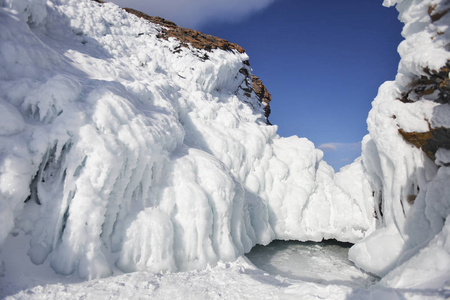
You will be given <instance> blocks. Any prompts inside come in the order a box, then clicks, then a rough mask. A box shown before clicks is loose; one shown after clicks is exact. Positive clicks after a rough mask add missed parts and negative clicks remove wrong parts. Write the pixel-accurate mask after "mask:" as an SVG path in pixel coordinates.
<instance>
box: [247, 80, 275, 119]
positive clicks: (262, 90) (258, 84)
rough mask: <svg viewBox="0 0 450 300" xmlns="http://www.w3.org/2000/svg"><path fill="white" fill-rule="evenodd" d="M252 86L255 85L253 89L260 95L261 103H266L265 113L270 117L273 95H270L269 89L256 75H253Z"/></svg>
mask: <svg viewBox="0 0 450 300" xmlns="http://www.w3.org/2000/svg"><path fill="white" fill-rule="evenodd" d="M252 87H253V91H255V94H256V96H258V98H259V101H261V103H264V104H265V105H266V106H265V108H264V113H265V116H266V118H269V115H270V105H269V103H270V101H271V100H272V96H271V95H270V93H269V91H268V90H267V89H266V87H265V86H264V84H263V83H262V81H261V79H259V78H258V77H256V76H255V75H252ZM267 122H269V121H267ZM269 124H270V123H269Z"/></svg>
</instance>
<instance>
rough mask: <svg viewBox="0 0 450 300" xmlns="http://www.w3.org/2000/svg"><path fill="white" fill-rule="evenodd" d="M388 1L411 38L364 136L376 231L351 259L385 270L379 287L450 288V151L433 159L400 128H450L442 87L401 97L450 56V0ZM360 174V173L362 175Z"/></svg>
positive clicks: (376, 103)
mask: <svg viewBox="0 0 450 300" xmlns="http://www.w3.org/2000/svg"><path fill="white" fill-rule="evenodd" d="M384 4H385V5H387V6H389V5H394V4H397V6H396V8H397V10H398V11H399V19H400V20H401V21H402V22H403V23H405V26H404V28H403V31H402V35H403V37H404V38H405V40H404V41H403V42H402V43H401V44H400V45H399V47H398V50H399V53H400V56H401V61H400V64H399V68H398V74H397V76H396V78H395V81H391V82H386V83H384V84H383V85H382V86H381V87H380V89H379V92H378V96H377V97H376V98H375V100H374V102H373V103H372V110H371V111H370V113H369V117H368V120H367V123H368V129H369V135H367V136H366V137H365V138H364V140H363V144H362V159H361V161H358V162H355V164H358V165H360V166H361V167H362V169H363V173H364V174H365V177H364V181H365V180H368V181H369V182H370V185H371V186H372V190H373V191H374V196H375V198H374V201H375V203H376V205H375V207H376V208H377V209H376V211H377V217H378V224H377V230H376V231H375V232H373V233H372V234H371V235H369V236H368V237H366V238H365V239H364V240H363V241H362V242H359V243H357V244H356V245H355V246H354V247H353V248H351V249H350V252H349V257H350V259H351V260H353V261H354V262H355V263H356V265H357V266H359V267H361V268H363V269H365V270H367V271H369V272H372V273H374V274H377V275H379V276H385V275H386V276H385V277H384V278H383V279H382V280H381V282H380V284H379V285H380V286H387V287H394V288H402V289H407V288H409V289H436V288H443V289H447V290H448V289H449V288H450V242H449V241H450V223H449V218H448V216H449V214H450V197H449V196H450V187H449V182H450V169H449V164H448V162H450V152H449V150H448V149H444V148H441V149H439V150H438V151H437V153H436V160H435V162H433V161H432V160H431V159H430V158H428V157H427V156H426V155H425V153H424V152H423V151H422V150H421V149H419V148H417V147H415V146H413V145H412V144H410V143H408V142H407V141H405V140H404V139H403V138H402V136H401V135H400V133H399V131H398V130H399V129H402V130H404V131H406V132H413V131H415V132H427V131H429V130H430V129H433V128H438V127H447V128H448V127H450V126H448V125H449V122H448V120H450V111H449V109H448V104H440V103H438V102H434V101H433V100H435V99H436V97H437V94H436V92H435V93H432V94H431V95H423V96H421V97H419V96H418V95H417V97H416V98H417V99H413V100H414V102H412V103H404V102H402V101H400V99H401V96H402V94H405V93H407V92H409V90H410V89H411V86H412V85H413V84H414V82H415V81H416V80H417V79H419V78H420V77H421V76H426V75H427V74H426V72H425V68H428V69H429V70H435V71H439V70H440V69H441V68H442V67H444V66H445V65H446V63H448V62H449V61H450V52H449V51H450V49H449V48H448V47H449V41H450V32H449V30H448V27H449V25H450V14H448V13H447V14H443V16H442V17H441V18H440V19H438V18H437V19H436V20H435V21H432V18H431V15H435V14H437V13H442V12H445V11H446V10H447V11H448V10H449V8H450V3H449V2H448V1H436V0H403V1H388V0H386V1H385V2H384ZM430 13H431V15H430ZM343 172H344V173H345V172H347V173H348V174H347V175H348V176H350V177H351V176H352V175H351V172H350V173H349V172H348V171H347V170H343ZM354 178H355V180H357V178H361V176H360V175H359V174H358V173H356V176H354ZM408 200H409V201H408ZM411 200H412V201H411Z"/></svg>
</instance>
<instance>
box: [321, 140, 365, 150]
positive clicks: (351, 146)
mask: <svg viewBox="0 0 450 300" xmlns="http://www.w3.org/2000/svg"><path fill="white" fill-rule="evenodd" d="M319 149H321V150H323V151H341V150H343V151H351V150H361V143H360V142H358V143H325V144H321V145H320V146H319Z"/></svg>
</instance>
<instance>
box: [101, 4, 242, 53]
mask: <svg viewBox="0 0 450 300" xmlns="http://www.w3.org/2000/svg"><path fill="white" fill-rule="evenodd" d="M94 1H95V0H94ZM124 10H125V11H126V12H128V13H130V14H133V15H135V16H138V17H139V18H143V19H146V20H148V21H150V22H152V23H154V24H158V25H161V26H163V28H162V31H161V33H160V35H159V36H158V37H160V38H163V39H166V40H167V39H169V38H170V37H174V38H176V39H178V40H179V41H180V42H181V45H182V46H183V47H188V45H191V46H192V47H194V48H197V49H203V50H206V51H211V50H212V49H217V48H219V49H222V50H226V51H233V50H236V51H238V52H239V53H244V52H245V50H244V49H243V48H242V47H240V46H239V45H237V44H233V43H230V42H228V41H227V40H224V39H221V38H218V37H215V36H212V35H209V34H203V33H201V32H199V31H197V30H193V29H187V28H183V27H180V26H177V24H175V23H173V22H170V21H167V20H165V19H163V18H161V17H152V16H149V15H147V14H144V13H143V12H140V11H138V10H135V9H132V8H128V7H125V8H124Z"/></svg>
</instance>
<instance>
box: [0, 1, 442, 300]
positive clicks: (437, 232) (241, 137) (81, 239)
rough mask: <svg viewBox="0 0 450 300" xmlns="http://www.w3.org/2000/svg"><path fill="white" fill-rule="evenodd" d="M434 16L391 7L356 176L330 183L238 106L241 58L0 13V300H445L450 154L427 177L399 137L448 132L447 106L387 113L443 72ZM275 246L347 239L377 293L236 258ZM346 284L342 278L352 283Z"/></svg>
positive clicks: (82, 21) (85, 7) (62, 13)
mask: <svg viewBox="0 0 450 300" xmlns="http://www.w3.org/2000/svg"><path fill="white" fill-rule="evenodd" d="M443 3H444V2H443V1H436V0H427V1H416V0H410V1H407V0H404V1H385V2H384V5H388V6H389V5H394V4H397V9H398V10H399V12H400V19H401V20H402V21H403V22H404V23H405V28H404V30H403V35H404V37H405V41H404V42H403V43H402V44H401V45H400V46H399V52H400V54H401V56H402V61H401V63H400V66H399V73H398V75H397V77H396V80H395V81H394V82H387V83H385V84H383V85H382V86H381V87H380V90H379V94H378V96H377V98H376V99H375V101H374V102H373V108H372V110H371V112H370V114H369V118H368V127H369V133H370V134H369V135H368V136H366V137H365V138H364V140H363V143H362V156H361V159H359V160H356V161H355V162H354V163H353V164H352V165H350V166H347V167H345V168H343V169H342V170H341V172H340V173H338V174H334V172H333V169H332V168H331V167H330V166H329V165H328V164H327V163H326V162H324V161H323V160H322V157H323V153H322V152H321V151H320V150H318V149H316V148H315V147H314V145H313V144H312V143H311V142H310V141H308V140H307V139H306V138H298V137H296V136H293V137H289V138H281V137H279V136H278V135H277V127H276V126H269V125H267V123H266V121H267V120H266V119H265V117H264V104H261V103H260V102H259V100H258V99H257V96H256V95H255V94H254V93H251V95H250V96H246V95H245V94H246V92H245V91H244V89H245V88H246V87H247V86H248V85H249V84H250V82H249V81H248V80H249V79H248V78H246V76H245V75H244V74H246V73H250V72H251V69H250V68H249V67H248V66H247V65H246V64H245V62H246V61H248V56H247V54H245V53H238V52H236V51H223V50H214V51H211V52H207V51H205V50H198V49H194V48H184V47H181V48H180V47H179V46H180V45H179V42H178V41H177V40H176V39H174V38H171V39H169V40H168V41H166V40H162V39H159V38H157V34H158V32H159V31H160V30H161V28H160V27H159V26H158V25H154V24H151V23H148V22H147V21H145V20H142V19H139V18H137V17H135V16H132V15H130V14H128V13H126V12H124V11H123V10H121V9H120V8H119V7H117V6H116V5H114V4H111V3H107V4H99V3H96V2H94V1H89V0H81V1H75V0H49V1H44V0H14V1H11V0H4V1H3V2H0V27H1V28H2V30H0V40H1V41H0V70H1V71H0V296H1V297H7V296H8V297H10V298H11V299H27V298H33V299H39V298H50V299H51V298H57V299H61V298H95V299H101V298H108V299H109V298H126V297H130V298H136V297H141V298H145V297H148V298H155V297H156V298H169V297H171V298H189V297H191V298H195V299H202V298H203V299H206V298H221V297H222V298H244V299H245V298H249V299H250V298H261V299H265V298H270V299H273V298H293V299H298V298H299V297H300V298H302V299H303V298H305V299H308V298H310V299H315V298H330V299H333V298H334V299H344V298H345V299H352V298H354V299H359V298H375V299H379V298H383V299H404V298H411V299H415V298H416V299H439V298H445V297H447V296H448V287H449V282H450V278H449V275H448V274H450V272H449V271H450V270H449V268H450V264H449V263H448V261H449V253H450V248H449V245H448V242H447V240H448V238H447V237H448V236H449V230H450V227H449V226H450V225H449V223H448V221H447V220H446V219H447V216H448V214H449V212H450V205H449V202H448V195H449V194H450V190H449V188H448V184H447V183H448V181H449V179H450V172H449V171H448V162H449V161H450V159H449V157H450V156H449V153H448V150H446V149H439V151H438V152H437V154H436V158H437V165H439V166H440V167H439V168H438V166H437V165H436V164H435V163H433V162H432V161H431V160H430V159H429V158H428V157H426V156H425V155H424V154H423V152H422V151H421V150H420V149H417V148H415V147H414V146H412V145H410V144H408V143H407V142H405V141H404V140H403V139H402V137H401V136H400V134H399V133H398V128H402V129H403V130H405V131H418V132H424V131H428V130H429V129H430V128H436V127H438V126H447V124H448V114H447V112H448V111H449V110H448V105H447V104H438V103H435V102H433V101H431V100H434V98H435V97H436V96H437V95H435V94H432V95H428V96H424V98H423V99H422V98H420V99H419V98H418V99H414V102H413V103H402V102H400V101H399V100H397V98H399V97H401V95H402V94H403V93H405V92H407V91H408V88H409V85H410V84H411V82H412V81H413V80H414V79H417V78H420V76H424V75H425V72H424V68H425V67H428V68H429V69H431V70H433V69H435V70H436V69H439V68H440V67H442V66H443V64H445V63H446V61H448V60H449V58H450V55H449V53H448V52H447V51H445V50H443V49H444V48H445V45H446V44H447V43H448V33H446V29H447V26H448V25H447V24H448V21H449V20H448V18H449V16H448V15H446V16H444V17H442V18H441V19H440V20H437V21H435V22H433V23H432V22H431V20H430V17H429V16H428V8H429V7H430V6H431V5H433V6H434V5H436V11H440V10H441V9H443V8H445V7H444V6H445V5H444V4H443ZM441 32H443V33H442V34H441ZM438 33H439V34H438ZM205 54H207V57H208V59H205V57H206V56H205ZM242 69H244V70H245V71H244V72H240V70H242ZM436 111H439V112H438V113H436ZM393 116H395V117H393ZM430 126H431V127H430ZM410 195H412V196H414V197H415V201H414V205H412V204H411V203H409V202H408V197H409V196H410ZM275 239H280V240H299V241H322V240H323V239H336V240H340V241H348V242H356V243H357V244H356V245H355V246H354V247H353V248H352V249H351V250H350V252H349V258H350V259H351V260H352V261H354V262H355V264H356V266H358V267H360V268H363V269H365V270H366V271H368V272H372V273H374V274H376V275H379V276H384V275H386V276H385V277H384V278H383V279H382V280H381V281H380V282H379V283H377V284H376V285H375V286H373V287H371V288H369V289H366V286H365V285H364V284H362V285H359V283H358V281H354V282H351V283H349V280H343V281H342V280H341V281H340V282H331V284H330V282H328V283H327V284H323V281H321V280H323V279H321V278H319V277H317V278H316V277H314V278H311V280H309V279H308V281H309V282H307V281H305V280H303V279H301V278H300V279H299V278H288V277H289V276H285V277H283V276H281V275H280V274H278V275H273V274H267V273H265V272H264V271H262V270H260V269H258V268H256V267H255V266H254V265H253V264H252V263H250V262H249V261H248V260H247V259H246V258H245V257H244V256H243V255H244V254H245V253H247V252H249V251H250V250H251V249H252V247H254V246H255V245H256V244H261V245H267V244H269V243H270V242H271V241H273V240H275ZM289 251H291V250H289ZM294 252H295V251H294ZM291 253H292V251H291ZM312 253H313V254H314V255H312V256H311V257H309V260H306V261H303V262H302V261H301V260H299V259H297V258H292V261H294V262H296V263H299V264H300V265H301V266H307V265H309V266H310V265H311V264H312V262H313V261H314V259H315V258H317V259H318V258H319V257H320V256H317V255H318V254H317V253H315V252H314V251H312ZM282 255H284V254H282ZM289 255H290V254H289ZM323 261H324V262H325V263H324V265H329V260H328V261H327V260H323ZM329 267H330V269H326V270H328V271H329V273H330V274H328V275H330V276H331V271H332V269H331V266H329ZM342 267H343V265H342V264H341V265H339V264H338V267H337V270H338V272H339V270H342ZM350 267H351V268H348V269H346V271H343V272H342V273H343V274H341V275H342V276H343V278H351V277H352V276H360V275H355V274H365V273H363V272H362V273H361V272H360V271H359V270H357V269H356V268H355V267H353V266H351V265H350ZM324 268H325V266H324ZM313 270H314V269H313ZM129 272H133V273H129ZM316 273H317V272H316V271H310V273H309V274H316ZM364 276H365V275H364ZM83 280H88V281H83ZM328 280H331V281H335V280H334V279H330V277H329V278H328ZM230 286H233V289H230V288H229V287H230Z"/></svg>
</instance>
